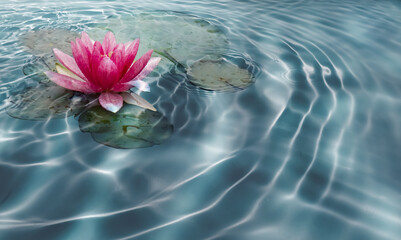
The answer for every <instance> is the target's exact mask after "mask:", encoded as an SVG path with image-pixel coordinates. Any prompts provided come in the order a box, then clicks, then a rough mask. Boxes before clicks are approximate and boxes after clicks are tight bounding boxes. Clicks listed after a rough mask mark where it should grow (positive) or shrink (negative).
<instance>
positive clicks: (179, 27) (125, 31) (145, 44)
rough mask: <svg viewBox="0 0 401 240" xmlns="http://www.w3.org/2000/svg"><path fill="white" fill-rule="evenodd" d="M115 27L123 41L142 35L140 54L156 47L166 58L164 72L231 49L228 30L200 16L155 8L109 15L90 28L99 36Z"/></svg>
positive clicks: (155, 52)
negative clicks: (126, 13) (131, 14)
mask: <svg viewBox="0 0 401 240" xmlns="http://www.w3.org/2000/svg"><path fill="white" fill-rule="evenodd" d="M110 29H112V30H113V32H114V34H116V36H117V38H118V40H119V41H123V42H126V41H132V40H134V39H136V38H140V39H141V45H140V48H139V51H138V55H137V56H142V55H143V54H144V53H145V51H146V50H147V49H154V50H155V51H154V53H153V56H154V57H155V56H161V57H162V61H161V62H160V63H159V66H158V67H157V68H156V71H157V72H158V73H160V74H163V73H165V72H167V71H169V70H170V69H171V67H172V66H174V65H176V66H179V67H187V66H188V65H189V62H191V61H196V60H198V59H200V58H202V57H204V56H209V57H210V58H214V59H217V58H219V57H221V56H222V55H223V54H224V53H225V52H226V51H227V50H228V40H227V37H226V36H225V34H224V32H223V31H222V30H221V29H220V28H219V27H217V26H216V25H215V24H213V23H211V22H208V21H205V20H202V19H201V18H199V17H196V16H191V15H187V14H184V13H178V12H167V11H154V12H145V13H139V14H135V15H134V16H129V15H124V16H121V17H120V18H109V19H107V22H104V23H100V24H98V25H97V26H96V27H95V28H93V29H90V30H89V35H90V36H92V37H93V38H94V39H95V40H101V39H102V36H104V34H105V33H106V32H107V31H109V30H110Z"/></svg>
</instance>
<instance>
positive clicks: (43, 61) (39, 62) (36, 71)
mask: <svg viewBox="0 0 401 240" xmlns="http://www.w3.org/2000/svg"><path fill="white" fill-rule="evenodd" d="M56 63H57V59H56V57H55V56H54V55H51V54H48V55H45V56H41V57H35V58H33V59H32V60H31V61H30V62H28V63H27V64H26V65H25V66H24V67H23V68H22V71H23V73H24V74H25V75H26V76H28V77H30V78H31V79H33V80H35V81H37V82H43V83H48V82H50V80H49V78H48V77H46V75H45V74H44V72H46V71H55V70H56Z"/></svg>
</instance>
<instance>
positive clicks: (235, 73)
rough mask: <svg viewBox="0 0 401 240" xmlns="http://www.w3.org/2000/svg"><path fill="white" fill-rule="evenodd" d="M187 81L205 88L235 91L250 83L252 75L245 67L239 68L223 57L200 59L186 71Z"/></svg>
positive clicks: (252, 79) (252, 80) (252, 78)
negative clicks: (218, 58)
mask: <svg viewBox="0 0 401 240" xmlns="http://www.w3.org/2000/svg"><path fill="white" fill-rule="evenodd" d="M187 75H188V79H189V81H190V82H191V83H192V84H194V85H197V86H199V87H200V88H202V89H206V90H219V91H237V90H242V89H244V88H246V87H248V86H249V85H251V84H252V83H254V77H253V75H252V73H251V72H250V71H249V70H248V69H247V68H241V67H239V66H237V65H236V64H234V63H231V62H229V61H227V60H226V59H225V58H223V59H220V60H200V61H197V62H195V63H194V64H193V65H191V67H190V68H189V69H188V71H187Z"/></svg>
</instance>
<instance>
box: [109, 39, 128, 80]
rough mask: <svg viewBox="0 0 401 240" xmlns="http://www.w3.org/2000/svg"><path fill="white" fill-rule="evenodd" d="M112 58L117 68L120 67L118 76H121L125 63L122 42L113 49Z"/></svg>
mask: <svg viewBox="0 0 401 240" xmlns="http://www.w3.org/2000/svg"><path fill="white" fill-rule="evenodd" d="M110 59H111V60H112V61H113V62H114V64H116V66H117V69H118V78H120V77H121V74H122V72H123V68H124V63H125V48H124V44H122V43H120V44H118V45H117V46H116V47H115V48H114V49H113V53H112V55H111V58H110Z"/></svg>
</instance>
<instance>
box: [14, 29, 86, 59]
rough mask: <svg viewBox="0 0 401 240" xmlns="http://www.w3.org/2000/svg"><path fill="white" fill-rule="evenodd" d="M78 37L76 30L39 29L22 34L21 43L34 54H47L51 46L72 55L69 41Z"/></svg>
mask: <svg viewBox="0 0 401 240" xmlns="http://www.w3.org/2000/svg"><path fill="white" fill-rule="evenodd" d="M77 37H79V34H78V33H76V32H72V31H69V30H67V29H39V30H36V31H32V32H28V33H26V34H24V35H23V36H22V39H21V40H22V43H23V45H24V46H25V47H26V50H27V51H28V52H30V53H32V54H34V55H42V54H49V53H52V52H53V48H58V49H60V50H61V51H63V52H65V53H67V54H69V55H72V52H71V41H73V40H75V38H77Z"/></svg>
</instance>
